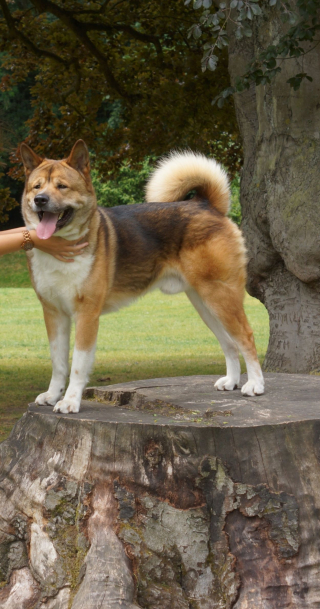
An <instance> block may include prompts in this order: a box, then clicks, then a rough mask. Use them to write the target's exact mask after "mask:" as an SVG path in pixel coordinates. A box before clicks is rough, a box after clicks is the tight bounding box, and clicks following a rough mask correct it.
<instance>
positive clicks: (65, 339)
mask: <svg viewBox="0 0 320 609" xmlns="http://www.w3.org/2000/svg"><path fill="white" fill-rule="evenodd" d="M56 323H57V334H56V337H55V339H54V340H52V341H50V353H51V361H52V377H51V381H50V385H49V388H48V391H46V392H45V393H40V395H38V397H37V398H36V400H35V402H36V404H39V405H45V404H49V405H50V406H54V405H55V404H56V403H57V402H58V400H60V398H61V396H62V395H63V392H64V388H65V385H66V380H67V376H68V371H69V362H68V358H69V342H70V326H71V320H70V318H69V317H67V316H66V315H61V316H59V317H57V320H56Z"/></svg>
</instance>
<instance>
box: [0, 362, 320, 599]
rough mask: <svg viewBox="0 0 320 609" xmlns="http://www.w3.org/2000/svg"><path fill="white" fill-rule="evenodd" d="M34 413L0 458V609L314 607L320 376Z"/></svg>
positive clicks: (116, 395) (107, 395)
mask: <svg viewBox="0 0 320 609" xmlns="http://www.w3.org/2000/svg"><path fill="white" fill-rule="evenodd" d="M215 380H216V377H212V376H195V377H180V378H167V379H153V380H146V381H139V382H136V383H124V384H122V385H114V386H109V387H102V388H101V387H100V388H91V389H88V390H87V392H86V396H85V397H86V398H87V399H85V400H83V404H82V408H81V411H80V413H79V414H74V415H63V414H60V413H58V414H55V413H53V411H52V408H51V407H50V408H49V407H37V406H35V405H34V404H31V405H30V406H29V409H28V412H27V413H26V414H25V415H24V416H23V417H22V419H21V420H20V421H19V422H18V423H17V424H16V426H15V428H14V430H13V431H12V433H11V436H10V438H9V439H8V440H6V441H5V442H3V443H2V444H1V445H0V480H1V482H0V582H1V583H0V607H1V609H31V608H33V609H120V608H121V609H138V608H139V607H140V608H145V609H200V608H201V609H229V608H231V607H232V608H236V609H288V608H290V609H291V608H299V609H300V608H301V609H306V607H309V608H311V607H314V608H316V607H320V542H319V540H320V518H319V516H320V464H319V460H320V400H319V395H320V379H319V378H317V377H314V376H306V375H289V374H267V375H266V393H265V395H263V396H259V397H257V398H246V397H243V396H242V395H241V393H240V391H234V392H230V393H229V392H222V393H220V392H216V391H214V390H213V384H214V382H215Z"/></svg>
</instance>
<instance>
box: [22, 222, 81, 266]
mask: <svg viewBox="0 0 320 609" xmlns="http://www.w3.org/2000/svg"><path fill="white" fill-rule="evenodd" d="M29 232H30V236H31V239H32V241H33V243H34V246H35V247H36V248H37V249H39V250H41V251H42V252H45V253H46V254H50V255H51V256H53V257H54V258H57V260H61V261H62V262H74V257H75V256H79V255H80V254H82V253H83V250H84V249H85V248H86V247H87V246H88V245H89V244H88V242H87V241H86V242H85V243H79V239H76V240H75V241H67V239H63V238H62V237H55V236H52V237H50V238H49V239H39V237H38V236H37V234H36V231H35V230H31V231H29Z"/></svg>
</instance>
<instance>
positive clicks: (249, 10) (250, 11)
mask: <svg viewBox="0 0 320 609" xmlns="http://www.w3.org/2000/svg"><path fill="white" fill-rule="evenodd" d="M252 17H253V15H252V10H251V8H250V6H249V7H248V8H247V18H248V19H250V20H251V19H252Z"/></svg>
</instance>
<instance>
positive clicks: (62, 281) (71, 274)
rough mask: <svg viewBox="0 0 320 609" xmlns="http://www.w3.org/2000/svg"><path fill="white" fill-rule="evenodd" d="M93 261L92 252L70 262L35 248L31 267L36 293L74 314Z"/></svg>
mask: <svg viewBox="0 0 320 609" xmlns="http://www.w3.org/2000/svg"><path fill="white" fill-rule="evenodd" d="M92 264H93V256H91V255H81V256H77V257H75V259H74V262H70V263H68V262H60V261H59V260H57V259H56V258H53V256H50V255H49V254H45V253H44V252H41V251H40V250H34V252H33V256H32V259H31V269H32V275H33V280H34V284H35V289H36V292H37V294H38V295H39V296H40V297H41V298H43V299H44V300H46V301H47V302H50V303H51V304H53V305H54V306H55V307H56V308H57V309H58V310H59V311H63V312H64V313H66V314H67V315H73V313H74V310H75V299H76V297H77V296H81V294H82V292H83V287H84V283H85V280H86V279H87V277H88V275H89V273H90V270H91V267H92Z"/></svg>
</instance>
